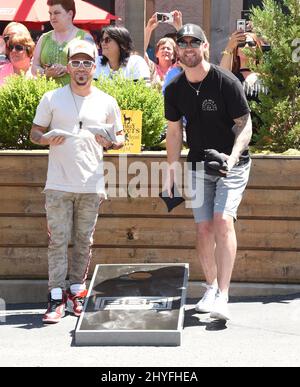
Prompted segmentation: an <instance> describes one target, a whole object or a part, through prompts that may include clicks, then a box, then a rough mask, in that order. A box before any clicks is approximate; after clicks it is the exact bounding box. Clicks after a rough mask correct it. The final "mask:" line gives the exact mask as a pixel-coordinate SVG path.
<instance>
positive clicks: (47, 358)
mask: <svg viewBox="0 0 300 387" xmlns="http://www.w3.org/2000/svg"><path fill="white" fill-rule="evenodd" d="M197 301H198V299H191V298H190V299H188V300H187V305H186V313H185V323H184V331H183V336H182V345H181V346H180V347H76V346H75V345H74V340H73V336H74V330H75V327H76V323H77V318H75V317H73V316H67V317H65V318H64V319H63V320H62V321H61V323H59V324H57V325H52V326H45V325H43V324H42V321H41V317H42V314H43V313H44V311H45V306H46V305H45V304H30V305H28V304H27V305H26V304H21V305H11V306H9V305H8V306H7V310H6V312H5V313H1V314H0V340H1V346H0V359H1V366H80V367H84V366H94V367H130V366H132V367H141V366H143V367H202V366H230V367H231V366H258V367H266V366H273V367H281V366H282V367H283V366H289V367H291V366H297V367H299V366H300V349H299V348H300V293H297V294H290V295H282V296H265V297H232V298H231V300H230V301H231V303H230V308H231V312H232V315H233V319H232V321H230V322H228V323H227V325H224V324H223V323H221V322H216V321H212V320H210V318H209V315H207V314H199V313H196V311H195V310H194V305H195V303H196V302H197ZM4 320H5V321H4Z"/></svg>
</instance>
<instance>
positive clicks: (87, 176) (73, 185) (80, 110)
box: [33, 85, 123, 196]
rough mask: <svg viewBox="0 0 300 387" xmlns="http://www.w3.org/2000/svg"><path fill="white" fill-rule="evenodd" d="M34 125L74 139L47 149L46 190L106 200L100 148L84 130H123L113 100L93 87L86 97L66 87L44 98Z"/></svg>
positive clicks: (68, 139) (47, 94)
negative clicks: (101, 127) (105, 126)
mask: <svg viewBox="0 0 300 387" xmlns="http://www.w3.org/2000/svg"><path fill="white" fill-rule="evenodd" d="M80 121H81V122H82V129H80V125H79V122H80ZM33 122H34V124H35V125H38V126H42V127H46V128H49V130H51V129H62V130H64V131H67V132H71V133H73V134H76V135H77V136H76V137H68V138H66V140H65V142H64V143H63V144H61V145H52V146H50V151H49V163H48V174H47V182H46V187H45V189H53V190H58V191H64V192H73V193H100V194H103V195H104V196H105V184H104V170H103V148H102V146H101V145H99V144H98V143H97V141H96V139H95V136H94V135H93V134H92V133H91V132H90V131H88V130H86V127H88V126H94V125H95V126H99V125H100V124H102V123H107V124H113V125H114V129H115V132H116V133H117V132H119V131H121V130H123V126H122V120H121V112H120V109H119V107H118V104H117V102H116V100H115V99H114V98H113V97H111V96H110V95H108V94H106V93H104V92H102V91H100V90H99V89H97V88H95V87H93V89H92V93H91V94H90V95H88V96H87V97H80V96H78V95H76V94H74V93H73V95H72V92H71V88H70V86H69V85H67V86H65V87H63V88H60V89H56V90H53V91H50V92H47V93H46V94H45V95H44V96H43V98H42V99H41V101H40V103H39V105H38V107H37V111H36V115H35V118H34V120H33Z"/></svg>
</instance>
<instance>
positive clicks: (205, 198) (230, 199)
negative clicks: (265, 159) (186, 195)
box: [189, 160, 251, 223]
mask: <svg viewBox="0 0 300 387" xmlns="http://www.w3.org/2000/svg"><path fill="white" fill-rule="evenodd" d="M199 165H200V168H198V169H197V171H189V173H190V177H189V188H190V195H191V197H194V199H195V195H196V196H197V200H194V201H193V200H192V201H191V203H192V205H191V207H192V210H193V214H194V218H195V222H196V223H201V222H203V221H207V220H212V219H213V217H214V214H215V213H222V214H226V215H229V216H232V217H233V218H234V219H235V220H236V219H237V209H238V206H239V204H240V202H241V200H242V197H243V193H244V191H245V188H246V185H247V183H248V180H249V174H250V168H251V160H249V162H248V163H246V164H243V165H239V166H235V167H233V168H232V170H231V171H230V172H229V173H228V174H227V177H218V176H210V175H207V174H206V173H205V172H204V168H203V163H199ZM191 189H192V190H194V194H193V193H192V192H193V191H191Z"/></svg>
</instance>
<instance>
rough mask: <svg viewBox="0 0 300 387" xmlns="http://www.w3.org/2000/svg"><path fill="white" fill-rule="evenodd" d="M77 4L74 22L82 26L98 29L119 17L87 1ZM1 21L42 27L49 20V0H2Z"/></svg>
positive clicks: (76, 1) (78, 1)
mask: <svg viewBox="0 0 300 387" xmlns="http://www.w3.org/2000/svg"><path fill="white" fill-rule="evenodd" d="M75 4H76V16H75V19H74V24H76V25H79V26H80V27H81V28H88V29H97V28H99V27H101V26H103V25H108V24H110V22H111V20H117V19H119V18H118V17H117V16H114V15H112V14H110V13H109V12H106V11H104V10H103V9H101V8H99V7H96V6H95V5H92V4H90V3H87V2H85V1H81V0H75ZM0 21H17V22H20V23H24V24H25V25H26V26H27V27H28V28H31V29H41V28H42V25H43V24H44V23H46V22H48V21H49V13H48V6H47V0H9V1H7V0H0Z"/></svg>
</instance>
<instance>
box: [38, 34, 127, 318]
mask: <svg viewBox="0 0 300 387" xmlns="http://www.w3.org/2000/svg"><path fill="white" fill-rule="evenodd" d="M95 59H96V47H95V45H94V44H91V43H90V42H87V41H83V40H81V41H74V42H73V43H72V44H71V45H70V47H69V55H68V60H69V62H68V65H67V70H68V72H69V74H70V77H71V83H70V85H67V86H65V87H62V88H60V89H56V90H53V91H50V92H48V93H46V94H45V95H44V96H43V98H42V100H41V101H40V104H39V106H38V108H37V111H36V115H35V118H34V121H33V126H32V129H31V141H32V142H33V143H35V144H38V145H50V151H49V165H48V175H47V182H46V187H45V194H46V211H47V223H48V231H49V248H48V264H49V295H48V299H49V301H48V309H47V311H46V313H45V315H44V317H43V322H44V323H52V324H53V323H57V322H59V321H60V320H61V318H62V317H63V316H64V314H65V305H67V310H68V311H69V312H71V313H73V314H74V315H75V316H80V313H81V311H82V304H83V300H84V297H85V296H86V293H87V290H86V286H85V280H86V277H87V272H88V268H89V264H90V259H91V245H92V243H93V233H94V230H95V226H96V222H97V219H98V210H99V205H100V203H101V201H102V200H103V198H105V196H106V195H105V185H104V170H103V149H104V148H106V149H108V148H114V149H118V148H120V147H122V146H123V141H124V136H123V132H122V130H123V127H122V121H121V114H120V109H119V107H118V104H117V102H116V100H115V99H114V98H112V97H111V96H109V95H107V94H105V93H103V92H102V91H100V90H98V89H97V88H96V87H93V86H92V80H93V75H94V72H95V69H96V65H95ZM103 124H111V125H110V130H113V131H114V134H115V138H116V139H117V141H116V142H112V141H110V140H108V139H107V138H104V137H102V136H100V135H99V134H96V135H95V134H93V132H91V130H90V129H89V128H97V127H98V128H99V127H100V128H101V127H103ZM104 126H105V125H104ZM48 131H49V133H47V132H48ZM72 231H73V245H74V247H73V256H72V259H71V266H70V270H69V279H70V285H71V286H70V289H69V290H68V291H67V292H66V276H67V272H68V259H67V251H68V243H69V239H70V235H71V233H72Z"/></svg>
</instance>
